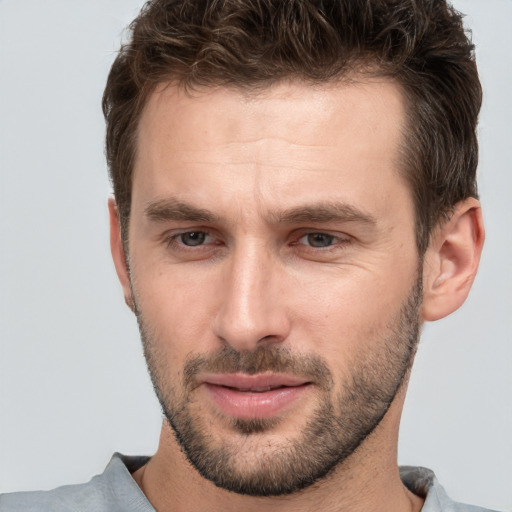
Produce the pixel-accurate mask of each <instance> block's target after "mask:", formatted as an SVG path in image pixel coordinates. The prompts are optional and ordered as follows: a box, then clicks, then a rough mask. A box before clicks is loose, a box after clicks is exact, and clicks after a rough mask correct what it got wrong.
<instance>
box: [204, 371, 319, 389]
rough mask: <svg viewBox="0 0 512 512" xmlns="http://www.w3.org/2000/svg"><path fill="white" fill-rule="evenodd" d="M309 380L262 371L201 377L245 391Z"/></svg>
mask: <svg viewBox="0 0 512 512" xmlns="http://www.w3.org/2000/svg"><path fill="white" fill-rule="evenodd" d="M309 382H310V381H308V380H307V379H303V378H301V377H296V376H292V375H287V374H276V373H260V374H256V375H248V374H246V373H224V374H211V375H206V376H204V377H203V378H202V379H201V383H205V384H213V385H216V386H224V387H228V388H234V389H240V390H244V391H266V390H270V389H275V388H280V387H296V386H301V385H303V384H307V383H309Z"/></svg>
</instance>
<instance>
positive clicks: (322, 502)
mask: <svg viewBox="0 0 512 512" xmlns="http://www.w3.org/2000/svg"><path fill="white" fill-rule="evenodd" d="M397 408H398V409H401V407H400V405H398V406H396V404H393V405H392V406H391V408H390V410H389V411H388V414H386V417H385V418H384V420H383V421H382V422H381V424H380V425H379V427H378V428H377V429H376V430H375V431H374V432H373V433H372V435H371V436H369V437H368V438H367V439H366V440H365V441H364V442H363V444H362V445H361V446H360V447H359V448H358V449H357V450H356V451H355V452H354V453H353V454H352V455H351V456H350V457H349V458H348V459H346V460H345V461H344V462H343V463H342V464H340V465H338V467H337V468H336V469H335V470H333V471H332V472H331V473H329V474H328V475H327V476H326V477H325V478H323V479H322V480H321V481H320V482H317V483H316V484H313V485H312V486H310V487H308V488H307V489H305V490H303V491H300V492H298V493H294V494H290V495H286V496H278V497H253V496H246V495H239V494H235V493H232V492H229V491H226V490H224V489H220V488H218V487H216V486H215V485H214V484H212V483H211V482H210V481H208V480H205V479H204V478H203V477H202V476H201V475H200V474H199V473H198V472H197V471H196V470H195V469H194V468H193V467H192V466H191V465H190V463H189V462H188V460H187V459H186V457H185V456H184V454H183V453H182V451H181V449H180V448H179V446H178V444H177V442H176V440H175V438H174V435H173V433H172V430H171V428H170V426H169V425H168V424H167V423H166V422H165V423H164V425H163V427H162V433H161V437H160V444H159V447H158V450H157V452H156V454H155V455H154V456H153V457H152V458H151V460H150V461H149V462H148V463H147V464H146V465H145V466H144V467H143V468H141V469H140V470H138V471H137V472H136V473H135V474H134V475H133V477H134V479H135V480H136V482H137V483H138V485H139V486H140V487H141V489H142V491H143V492H144V493H145V495H146V496H147V498H148V500H149V501H150V502H151V504H152V505H153V507H154V508H155V509H157V510H173V511H176V512H185V511H187V512H189V511H191V510H198V511H199V510H209V511H211V512H217V511H218V512H220V511H222V512H231V511H233V512H235V511H238V510H241V509H243V510H244V511H247V512H253V511H254V512H256V511H257V512H265V511H272V512H288V511H292V510H293V511H294V512H309V511H316V510H319V509H320V508H321V509H322V510H324V511H326V512H329V511H332V512H334V511H339V512H341V511H345V510H350V511H351V512H363V511H364V512H371V511H379V512H382V511H393V512H418V511H419V510H420V509H421V507H422V504H423V500H422V499H421V498H419V497H418V496H415V495H414V494H412V493H411V492H410V491H408V490H407V489H406V488H405V486H404V485H403V483H402V482H401V480H400V475H399V472H398V465H397V462H396V446H397V442H398V439H397V438H398V421H399V416H400V411H399V410H398V411H396V410H393V409H397Z"/></svg>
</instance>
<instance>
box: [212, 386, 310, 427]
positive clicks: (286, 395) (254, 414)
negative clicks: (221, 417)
mask: <svg viewBox="0 0 512 512" xmlns="http://www.w3.org/2000/svg"><path fill="white" fill-rule="evenodd" d="M204 386H205V388H206V389H207V391H208V393H209V395H210V397H211V398H212V400H213V402H214V403H215V404H216V405H217V407H218V408H219V409H220V410H221V412H222V413H223V414H225V415H226V416H231V417H233V418H241V419H256V418H270V417H272V416H275V415H277V414H279V413H280V412H282V411H283V409H285V408H286V407H287V406H288V405H290V404H292V403H293V402H295V401H296V400H298V399H299V398H300V397H301V396H302V395H303V394H304V393H305V392H306V391H307V390H308V389H309V387H310V384H302V385H301V386H293V387H291V386H290V387H283V388H277V389H272V390H270V391H262V392H259V393H258V392H251V391H239V390H237V389H234V388H227V387H224V386H218V385H215V384H209V383H205V384H204Z"/></svg>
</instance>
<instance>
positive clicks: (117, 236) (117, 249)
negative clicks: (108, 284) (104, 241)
mask: <svg viewBox="0 0 512 512" xmlns="http://www.w3.org/2000/svg"><path fill="white" fill-rule="evenodd" d="M108 213H109V219H110V250H111V252H112V259H113V260H114V266H115V267H116V272H117V277H118V278H119V281H120V283H121V286H122V287H123V293H124V300H125V302H126V305H127V306H128V307H129V308H130V309H131V310H132V311H134V302H133V297H132V289H131V285H130V271H129V268H128V263H127V258H126V254H125V248H124V244H123V239H122V236H121V225H120V223H119V215H118V211H117V205H116V202H115V201H114V199H112V198H110V199H109V200H108Z"/></svg>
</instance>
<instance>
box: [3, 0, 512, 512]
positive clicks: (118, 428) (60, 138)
mask: <svg viewBox="0 0 512 512" xmlns="http://www.w3.org/2000/svg"><path fill="white" fill-rule="evenodd" d="M141 5H142V2H141V1H140V0H88V1H87V2H83V1H78V0H74V1H71V0H46V1H44V2H42V1H41V0H3V1H0V172H1V174H0V179H1V182H0V194H1V195H0V245H1V260H0V290H1V292H0V293H1V303H0V311H1V313H0V315H1V331H0V490H1V491H13V490H21V489H36V488H44V489H47V488H51V487H54V486H57V485H61V484H64V483H74V482H82V481H85V480H88V479H89V478H90V476H92V475H93V474H95V473H97V472H100V471H101V470H102V469H103V467H104V465H105V464H106V462H107V461H108V459H109V458H110V455H111V453H112V452H113V451H114V450H117V451H121V452H124V453H139V454H140V453H147V454H150V453H152V452H153V451H154V450H155V449H156V444H157V440H158V432H159V427H160V412H159V408H158V406H157V402H156V399H155V398H154V397H153V392H152V389H151V385H150V383H149V379H148V377H147V375H146V370H145V366H144V362H143V358H142V355H141V349H140V343H139V336H138V332H137V328H136V324H135V321H134V319H133V318H132V315H131V314H130V313H129V312H128V310H127V308H126V307H125V306H124V302H123V300H122V294H121V290H120V287H119V285H118V283H117V279H116V277H115V273H114V268H113V265H112V264H111V261H110V253H109V248H108V231H107V209H106V199H107V197H108V196H109V193H110V186H109V183H108V180H107V177H106V166H105V163H104V157H103V132H104V125H103V118H102V115H101V110H100V99H101V94H102V89H103V86H104V83H105V79H106V75H107V72H108V69H109V66H110V64H111V62H112V60H113V58H114V52H115V50H116V49H117V48H118V45H119V42H120V40H121V35H122V29H123V27H125V26H126V24H127V23H128V22H129V21H130V20H131V19H132V18H133V17H134V15H135V14H136V13H137V11H138V8H139V7H140V6H141ZM455 6H456V7H457V8H458V9H460V10H461V11H462V12H465V13H467V14H468V16H467V18H466V20H467V24H468V25H469V26H470V27H472V28H473V33H474V40H475V42H476V44H477V48H478V49H477V58H478V62H479V65H480V71H481V77H482V81H483V85H484V89H485V92H486V96H485V104H484V108H483V112H482V116H481V126H480V135H481V164H480V168H479V172H480V190H481V196H482V201H483V204H484V208H485V219H486V224H487V244H486V248H485V251H484V255H483V261H482V266H481V270H480V274H479V276H478V278H477V281H476V283H475V286H474V290H473V293H472V295H471V297H470V299H469V300H468V302H467V303H466V305H465V306H464V307H463V308H462V310H460V311H459V312H457V313H456V314H454V315H453V316H452V317H450V318H449V319H446V320H443V321H441V322H438V323H436V324H433V325H428V326H427V327H426V329H425V333H424V337H423V341H422V343H421V347H420V350H419V354H418V359H417V363H416V368H415V371H414V374H413V378H412V382H411V385H410V392H409V396H408V399H407V403H406V409H405V413H404V420H403V425H402V432H401V443H400V454H399V459H400V462H401V463H406V464H418V465H425V466H429V467H432V468H433V469H435V471H436V473H437V474H438V477H439V478H440V480H441V481H442V483H443V484H444V486H445V487H446V488H447V490H448V492H449V493H450V494H451V496H452V497H454V498H456V499H458V500H461V501H466V502H472V503H475V504H480V505H486V506H488V507H493V508H497V509H500V510H512V400H511V396H510V395H511V391H512V370H511V366H512V364H511V363H512V326H511V323H510V320H511V317H512V271H511V268H510V266H511V263H512V235H511V233H512V208H511V206H510V196H511V193H512V165H511V164H512V159H511V156H510V155H511V146H512V129H511V115H512V100H511V82H512V57H511V55H512V31H511V30H510V20H511V19H512V1H511V0H487V1H485V2H484V1H482V0H457V1H456V2H455Z"/></svg>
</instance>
